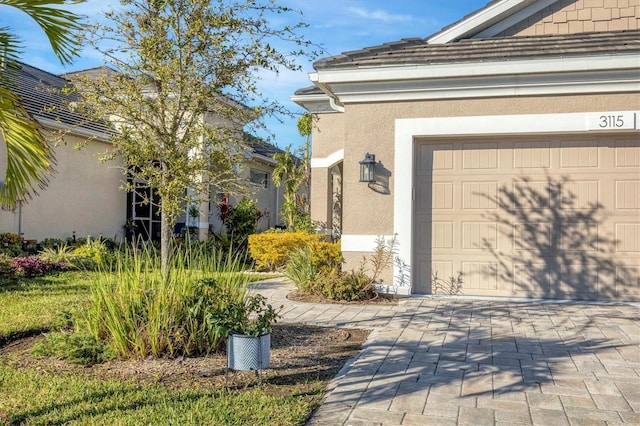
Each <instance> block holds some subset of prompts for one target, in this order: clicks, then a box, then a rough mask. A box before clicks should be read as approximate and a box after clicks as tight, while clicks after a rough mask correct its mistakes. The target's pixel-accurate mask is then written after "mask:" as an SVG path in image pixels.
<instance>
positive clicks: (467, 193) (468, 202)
mask: <svg viewBox="0 0 640 426" xmlns="http://www.w3.org/2000/svg"><path fill="white" fill-rule="evenodd" d="M497 197H498V182H496V181H489V182H462V208H463V209H465V210H469V209H473V210H476V209H482V210H488V209H497V208H498V203H497V201H498V198H497Z"/></svg>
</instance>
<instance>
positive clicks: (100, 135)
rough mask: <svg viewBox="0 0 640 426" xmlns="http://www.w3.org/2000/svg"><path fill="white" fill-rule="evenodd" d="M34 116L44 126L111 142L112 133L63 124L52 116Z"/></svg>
mask: <svg viewBox="0 0 640 426" xmlns="http://www.w3.org/2000/svg"><path fill="white" fill-rule="evenodd" d="M33 118H35V120H36V121H37V122H38V123H40V124H41V125H42V126H44V127H48V128H50V129H56V130H66V131H68V132H69V133H70V134H72V135H75V136H82V137H84V138H95V139H97V140H99V141H100V142H107V143H111V135H109V134H107V133H102V132H97V131H95V130H89V129H86V128H84V127H82V126H75V127H74V126H71V125H68V124H63V123H61V122H59V121H56V120H52V119H50V118H44V117H41V116H39V115H34V116H33Z"/></svg>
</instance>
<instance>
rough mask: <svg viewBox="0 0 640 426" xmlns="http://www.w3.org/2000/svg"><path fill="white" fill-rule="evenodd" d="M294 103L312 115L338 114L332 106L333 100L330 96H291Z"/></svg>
mask: <svg viewBox="0 0 640 426" xmlns="http://www.w3.org/2000/svg"><path fill="white" fill-rule="evenodd" d="M289 99H291V100H292V101H293V102H295V103H297V104H298V105H300V106H301V107H302V108H304V109H306V110H307V111H309V112H311V113H323V114H326V113H335V112H338V111H336V110H335V109H333V107H332V106H331V98H330V97H329V96H328V95H325V94H324V93H323V94H321V95H320V94H318V95H294V96H290V97H289Z"/></svg>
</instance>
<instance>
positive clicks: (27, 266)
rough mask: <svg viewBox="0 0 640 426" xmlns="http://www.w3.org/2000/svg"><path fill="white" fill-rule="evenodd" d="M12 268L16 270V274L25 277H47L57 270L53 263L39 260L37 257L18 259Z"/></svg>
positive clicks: (14, 260)
mask: <svg viewBox="0 0 640 426" xmlns="http://www.w3.org/2000/svg"><path fill="white" fill-rule="evenodd" d="M11 266H13V268H15V270H16V274H17V275H19V276H23V277H28V278H29V277H36V276H41V275H46V274H48V273H49V272H51V271H53V270H55V267H54V265H53V264H52V263H49V262H47V261H44V260H42V259H39V258H38V257H35V256H29V257H16V258H15V259H13V262H12V263H11Z"/></svg>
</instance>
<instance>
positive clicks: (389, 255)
mask: <svg viewBox="0 0 640 426" xmlns="http://www.w3.org/2000/svg"><path fill="white" fill-rule="evenodd" d="M394 254H395V238H393V239H391V240H390V241H385V240H384V238H378V239H377V240H376V246H375V247H374V250H373V253H372V254H371V255H370V256H369V257H364V258H363V260H362V263H361V264H360V268H359V269H358V270H357V271H349V272H342V271H341V270H340V265H341V262H342V255H341V253H340V246H339V243H335V244H331V243H322V242H313V243H310V244H309V246H308V247H306V248H304V249H302V250H298V251H297V252H295V253H294V254H293V255H292V256H291V257H290V260H289V264H288V265H287V270H286V273H287V276H288V277H289V278H291V279H292V280H293V281H294V282H295V283H296V285H297V286H298V288H299V289H300V290H302V291H306V292H309V293H314V294H321V295H323V296H324V297H327V298H328V299H332V300H344V301H355V300H366V299H372V298H375V297H377V295H378V294H377V292H376V291H375V289H374V284H375V283H378V282H380V281H379V279H380V275H381V274H382V272H383V271H384V270H385V269H386V268H388V267H389V265H390V264H391V262H392V260H393V257H394ZM368 266H370V267H371V269H368Z"/></svg>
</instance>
